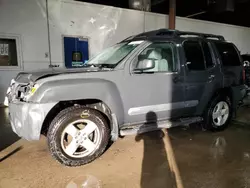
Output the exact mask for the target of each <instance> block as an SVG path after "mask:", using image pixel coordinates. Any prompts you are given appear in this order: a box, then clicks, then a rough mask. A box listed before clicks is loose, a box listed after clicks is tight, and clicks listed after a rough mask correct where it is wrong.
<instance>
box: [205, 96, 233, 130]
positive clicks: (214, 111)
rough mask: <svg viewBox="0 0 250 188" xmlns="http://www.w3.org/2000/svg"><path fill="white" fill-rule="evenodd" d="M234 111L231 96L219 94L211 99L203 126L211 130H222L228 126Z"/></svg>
mask: <svg viewBox="0 0 250 188" xmlns="http://www.w3.org/2000/svg"><path fill="white" fill-rule="evenodd" d="M232 113H233V109H232V105H231V100H230V98H229V97H228V96H224V95H218V96H216V97H214V98H213V99H212V100H211V102H210V103H209V104H208V107H207V109H206V110H205V113H204V125H203V127H204V128H205V129H207V130H211V131H222V130H224V129H226V128H227V127H228V125H229V123H230V121H231V119H232Z"/></svg>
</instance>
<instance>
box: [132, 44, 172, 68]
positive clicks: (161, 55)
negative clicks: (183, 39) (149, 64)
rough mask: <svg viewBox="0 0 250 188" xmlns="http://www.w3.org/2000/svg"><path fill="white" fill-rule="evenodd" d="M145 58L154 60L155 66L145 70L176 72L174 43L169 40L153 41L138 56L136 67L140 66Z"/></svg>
mask: <svg viewBox="0 0 250 188" xmlns="http://www.w3.org/2000/svg"><path fill="white" fill-rule="evenodd" d="M143 60H153V62H154V67H153V68H150V69H147V70H143V72H174V71H176V64H175V55H174V44H172V43H168V42H159V43H153V44H151V45H149V46H148V47H147V48H145V49H144V50H143V51H142V52H141V54H140V55H139V56H138V60H137V61H136V62H135V65H134V68H138V67H139V66H141V65H140V63H141V62H142V61H143Z"/></svg>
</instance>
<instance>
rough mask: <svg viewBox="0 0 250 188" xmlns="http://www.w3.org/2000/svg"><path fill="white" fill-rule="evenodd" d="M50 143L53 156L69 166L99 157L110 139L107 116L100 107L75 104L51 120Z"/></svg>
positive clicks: (48, 135)
mask: <svg viewBox="0 0 250 188" xmlns="http://www.w3.org/2000/svg"><path fill="white" fill-rule="evenodd" d="M47 139H48V146H49V150H50V152H51V154H52V156H53V157H54V158H55V159H56V160H57V161H59V162H60V163H62V164H64V165H66V166H80V165H84V164H87V163H90V162H91V161H93V160H95V159H96V158H98V157H99V156H100V155H101V154H102V153H103V152H104V150H105V149H106V147H107V145H108V142H109V140H110V129H109V126H108V122H107V120H106V118H105V117H104V116H103V115H102V114H101V113H100V112H99V111H97V110H94V109H91V108H87V107H84V106H73V107H69V108H66V109H64V110H62V111H61V112H60V113H59V114H58V115H57V116H56V117H55V118H54V120H53V121H52V122H51V124H50V127H49V130H48V134H47Z"/></svg>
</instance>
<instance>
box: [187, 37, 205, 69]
mask: <svg viewBox="0 0 250 188" xmlns="http://www.w3.org/2000/svg"><path fill="white" fill-rule="evenodd" d="M183 47H184V51H185V55H186V63H187V67H188V69H189V70H195V71H197V70H205V63H204V57H203V52H202V48H201V45H200V43H199V42H198V41H185V42H184V45H183Z"/></svg>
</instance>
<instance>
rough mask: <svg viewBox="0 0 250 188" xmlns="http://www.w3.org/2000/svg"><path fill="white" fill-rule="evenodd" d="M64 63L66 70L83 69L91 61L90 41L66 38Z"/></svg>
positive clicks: (79, 38)
mask: <svg viewBox="0 0 250 188" xmlns="http://www.w3.org/2000/svg"><path fill="white" fill-rule="evenodd" d="M63 41H64V58H65V59H64V61H65V66H66V68H77V67H82V66H83V65H84V63H86V62H87V61H88V60H89V43H88V39H86V38H81V37H64V39H63Z"/></svg>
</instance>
